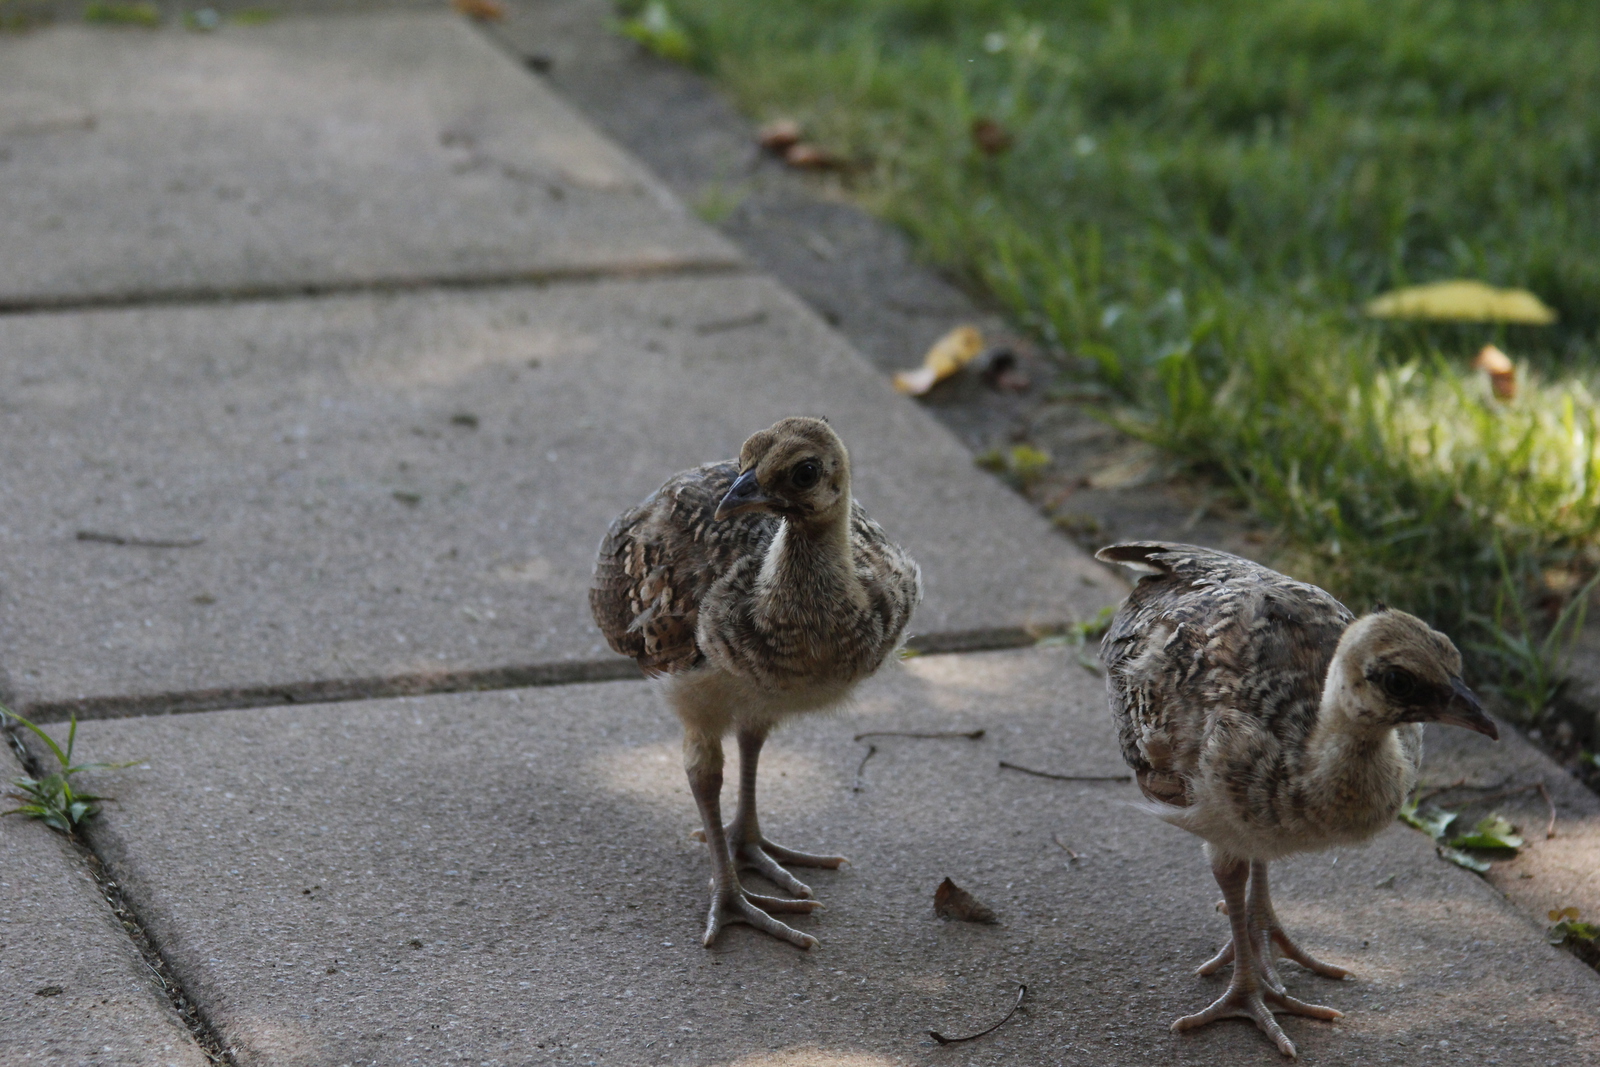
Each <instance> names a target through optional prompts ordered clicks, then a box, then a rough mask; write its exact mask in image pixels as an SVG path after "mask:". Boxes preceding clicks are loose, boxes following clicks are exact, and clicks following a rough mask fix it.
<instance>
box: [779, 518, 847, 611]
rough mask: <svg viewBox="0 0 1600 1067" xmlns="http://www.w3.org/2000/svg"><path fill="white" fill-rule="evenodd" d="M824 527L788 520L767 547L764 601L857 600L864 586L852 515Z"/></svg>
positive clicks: (836, 519)
mask: <svg viewBox="0 0 1600 1067" xmlns="http://www.w3.org/2000/svg"><path fill="white" fill-rule="evenodd" d="M840 511H841V513H840V515H839V516H838V517H837V518H835V519H830V520H828V521H826V522H823V523H816V524H812V523H807V524H800V523H797V522H795V521H793V520H792V519H787V518H786V519H784V520H783V522H782V524H780V525H779V527H778V532H777V533H776V534H775V535H774V536H773V538H772V543H771V544H770V545H769V546H768V547H767V555H766V558H765V559H764V560H762V563H761V577H760V579H759V581H758V588H759V589H760V593H761V597H762V599H763V600H788V601H793V600H796V599H805V598H806V597H808V596H811V595H815V596H820V597H825V598H827V599H829V600H833V601H835V602H836V598H838V597H840V596H844V597H848V598H850V599H856V598H857V597H858V596H859V595H861V582H860V579H858V578H857V577H856V573H855V560H854V559H853V557H852V555H851V551H850V512H849V509H848V508H842V509H840Z"/></svg>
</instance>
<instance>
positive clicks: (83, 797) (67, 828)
mask: <svg viewBox="0 0 1600 1067" xmlns="http://www.w3.org/2000/svg"><path fill="white" fill-rule="evenodd" d="M11 722H15V723H17V724H18V725H19V726H23V727H26V728H27V729H29V730H31V731H33V733H34V734H35V735H37V736H38V738H39V740H41V741H43V742H44V743H45V745H46V746H47V747H48V748H49V750H50V754H51V755H52V756H54V757H55V759H56V764H57V766H56V768H55V770H53V771H50V772H49V773H48V774H24V775H22V776H21V777H19V778H16V779H14V780H13V782H12V784H13V786H14V787H15V788H16V790H17V791H16V792H14V793H11V794H8V795H9V796H12V797H14V798H16V799H17V800H21V801H22V802H23V803H22V804H20V805H19V806H17V807H15V808H12V809H11V810H10V811H4V812H0V815H26V816H28V817H29V818H33V819H38V820H39V821H41V822H43V823H44V824H45V825H46V826H48V827H50V828H51V829H53V830H59V831H60V832H62V833H64V834H71V833H72V832H73V831H74V830H76V829H77V828H78V826H79V824H80V823H82V822H83V820H85V819H87V818H89V817H90V816H92V815H94V814H95V813H96V812H98V811H99V810H100V803H99V802H100V801H102V800H107V799H110V798H108V797H102V796H96V795H95V794H93V793H84V792H80V791H79V790H76V789H74V788H73V787H72V777H73V775H75V774H79V773H81V772H83V771H91V770H115V769H120V768H123V767H132V766H133V765H134V764H136V763H138V762H139V760H131V761H128V762H125V763H73V762H72V750H73V747H74V746H75V745H76V744H77V741H78V719H77V716H73V718H72V725H71V727H70V728H69V729H68V731H67V747H66V748H65V749H63V748H62V747H61V746H60V745H58V744H56V741H55V738H53V737H51V736H50V735H49V734H47V733H45V732H44V731H43V730H41V729H39V727H37V726H35V725H34V724H33V723H31V722H29V721H28V720H27V719H24V718H23V717H22V716H20V715H18V714H17V713H16V712H14V711H12V710H11V709H10V708H8V707H6V706H5V705H3V704H0V727H5V726H6V725H8V724H9V723H11Z"/></svg>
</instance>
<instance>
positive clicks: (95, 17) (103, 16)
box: [83, 0, 161, 29]
mask: <svg viewBox="0 0 1600 1067" xmlns="http://www.w3.org/2000/svg"><path fill="white" fill-rule="evenodd" d="M83 21H85V22H99V23H104V24H107V25H112V26H143V27H145V28H146V29H154V28H155V27H157V26H160V25H161V9H160V8H158V7H157V6H156V5H155V4H152V3H149V2H148V0H138V2H136V3H127V2H123V0H93V2H92V3H90V4H89V5H88V6H86V7H85V8H84V9H83Z"/></svg>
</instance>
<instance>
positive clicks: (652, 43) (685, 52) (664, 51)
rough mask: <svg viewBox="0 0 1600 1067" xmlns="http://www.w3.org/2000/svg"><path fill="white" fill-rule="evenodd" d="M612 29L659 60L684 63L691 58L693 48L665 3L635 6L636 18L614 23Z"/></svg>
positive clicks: (657, 1) (654, 0) (651, 0)
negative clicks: (636, 9) (614, 27)
mask: <svg viewBox="0 0 1600 1067" xmlns="http://www.w3.org/2000/svg"><path fill="white" fill-rule="evenodd" d="M629 6H634V5H629ZM616 28H617V32H618V33H620V34H622V35H623V36H624V37H629V38H632V39H633V40H635V41H637V42H639V43H640V44H641V45H643V46H644V47H645V48H648V49H649V50H650V51H652V52H654V53H655V54H656V55H658V56H660V57H661V58H662V59H669V60H671V61H673V62H674V63H688V62H690V61H691V60H692V59H693V58H694V44H693V42H692V41H691V40H690V38H689V35H688V34H687V33H686V32H684V28H683V26H682V25H681V24H680V23H679V22H678V20H677V19H676V18H674V17H673V14H672V9H671V8H669V7H668V6H667V4H666V0H649V2H648V3H645V4H643V5H642V6H639V9H638V12H637V14H635V15H633V16H632V17H631V18H624V19H622V20H620V21H619V22H617V24H616Z"/></svg>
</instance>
